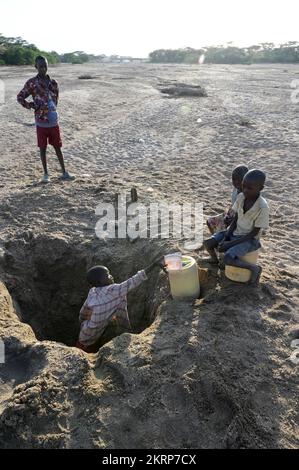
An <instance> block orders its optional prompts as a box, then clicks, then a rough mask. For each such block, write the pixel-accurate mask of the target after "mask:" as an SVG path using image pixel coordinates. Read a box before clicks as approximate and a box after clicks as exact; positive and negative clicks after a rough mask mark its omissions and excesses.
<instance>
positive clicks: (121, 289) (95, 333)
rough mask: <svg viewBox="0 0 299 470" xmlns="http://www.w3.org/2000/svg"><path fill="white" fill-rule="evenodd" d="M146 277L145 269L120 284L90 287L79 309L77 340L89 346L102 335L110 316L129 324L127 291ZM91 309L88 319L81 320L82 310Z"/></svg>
mask: <svg viewBox="0 0 299 470" xmlns="http://www.w3.org/2000/svg"><path fill="white" fill-rule="evenodd" d="M146 279H147V276H146V273H145V271H138V273H137V274H135V276H133V277H131V278H130V279H128V280H127V281H124V282H122V283H121V284H110V285H108V286H104V287H93V288H92V289H90V291H89V293H88V296H87V299H86V301H85V302H84V304H83V306H82V308H81V310H80V316H79V319H80V322H81V331H80V336H79V341H80V343H81V344H83V345H84V346H91V345H92V344H94V343H95V342H96V341H97V339H98V338H99V337H100V336H101V335H102V333H103V332H104V330H105V328H106V327H107V325H108V323H109V320H110V319H111V317H112V316H113V315H114V314H116V316H117V317H119V318H121V319H122V320H125V321H126V322H127V324H128V325H129V326H130V321H129V317H128V310H127V293H128V292H129V291H130V290H131V289H134V288H135V287H138V286H139V285H140V284H141V283H142V282H143V281H145V280H146ZM85 307H88V308H90V309H91V310H92V315H91V318H90V319H89V320H85V321H84V320H83V310H84V308H85Z"/></svg>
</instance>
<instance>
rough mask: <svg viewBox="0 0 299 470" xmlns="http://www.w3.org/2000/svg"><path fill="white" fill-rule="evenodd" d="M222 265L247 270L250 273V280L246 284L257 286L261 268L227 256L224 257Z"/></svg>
mask: <svg viewBox="0 0 299 470" xmlns="http://www.w3.org/2000/svg"><path fill="white" fill-rule="evenodd" d="M224 263H225V264H227V265H229V266H236V267H237V268H243V269H249V270H250V271H251V279H250V281H249V282H248V284H250V285H255V286H257V285H258V283H259V280H260V277H261V274H262V268H261V267H260V266H258V265H256V264H251V263H247V262H246V261H242V260H241V259H240V258H233V257H232V256H230V255H229V254H226V255H225V256H224Z"/></svg>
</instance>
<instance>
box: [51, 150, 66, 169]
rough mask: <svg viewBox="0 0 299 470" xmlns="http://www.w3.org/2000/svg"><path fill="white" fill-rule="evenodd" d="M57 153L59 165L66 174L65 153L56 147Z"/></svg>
mask: <svg viewBox="0 0 299 470" xmlns="http://www.w3.org/2000/svg"><path fill="white" fill-rule="evenodd" d="M54 150H55V153H56V155H57V158H58V160H59V164H60V166H61V170H62V173H65V165H64V158H63V153H62V151H61V148H60V147H54Z"/></svg>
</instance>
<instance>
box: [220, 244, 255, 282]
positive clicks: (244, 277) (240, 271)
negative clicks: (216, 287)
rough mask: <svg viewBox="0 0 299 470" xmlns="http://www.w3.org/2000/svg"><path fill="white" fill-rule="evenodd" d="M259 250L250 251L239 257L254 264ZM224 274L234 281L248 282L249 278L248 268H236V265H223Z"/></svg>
mask: <svg viewBox="0 0 299 470" xmlns="http://www.w3.org/2000/svg"><path fill="white" fill-rule="evenodd" d="M259 252H260V250H256V251H251V252H250V253H247V255H244V256H240V259H241V260H243V261H246V262H247V263H251V264H256V263H257V260H258V257H259ZM225 275H226V277H227V278H228V279H230V280H231V281H235V282H244V283H245V282H248V281H249V280H250V278H251V271H250V270H249V269H244V268H238V267H237V266H225Z"/></svg>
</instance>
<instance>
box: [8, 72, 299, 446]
mask: <svg viewBox="0 0 299 470" xmlns="http://www.w3.org/2000/svg"><path fill="white" fill-rule="evenodd" d="M85 73H87V74H90V75H92V77H93V79H92V80H79V79H78V77H79V76H80V75H81V74H85ZM33 74H34V73H33V71H32V69H31V68H8V67H1V68H0V79H2V80H4V83H5V86H6V100H5V104H4V105H2V106H1V107H0V126H1V134H0V149H1V154H0V171H1V173H0V174H1V180H0V194H1V202H0V271H1V279H2V281H3V282H4V283H5V285H6V286H7V288H8V290H9V292H10V294H11V295H12V297H13V300H14V306H12V304H11V297H10V296H9V294H8V293H7V291H6V289H5V287H4V286H2V288H1V298H0V306H1V308H0V337H2V338H3V339H4V341H5V344H6V345H7V348H8V356H7V357H8V358H9V360H7V361H6V364H5V365H0V392H1V393H0V446H1V447H34V448H38V447H67V448H73V447H74V448H77V447H79V448H80V447H84V448H88V447H95V448H134V447H147V448H151V447H155V448H159V447H160V448H161V447H169V448H170V447H180V448H190V447H196V448H213V447H217V448H227V447H232V448H240V447H241V448H250V447H260V448H265V447H280V448H284V447H287V448H295V447H298V444H299V440H298V438H299V435H298V365H295V364H294V363H293V362H291V361H290V360H289V356H290V355H291V354H292V349H291V341H292V340H293V339H296V338H299V325H298V280H297V273H298V272H297V258H298V239H297V228H298V209H297V204H296V201H297V199H298V144H299V138H298V106H299V104H295V103H292V102H291V88H290V83H291V81H292V80H293V79H296V78H297V77H298V74H299V66H293V65H290V66H277V65H275V66H244V67H242V66H212V65H210V66H208V65H207V66H201V67H200V68H199V67H197V66H173V65H169V66H168V65H165V66H154V65H151V64H146V65H135V66H132V65H129V64H127V65H103V66H96V65H85V66H59V67H54V68H52V70H51V75H52V76H53V77H54V78H56V79H57V80H58V81H59V84H60V89H61V95H60V105H59V112H60V124H61V128H62V134H63V141H64V154H65V158H66V162H67V166H68V169H69V171H70V172H72V173H73V174H74V175H76V177H77V178H76V180H75V181H74V182H72V183H62V182H61V181H59V179H58V176H59V168H58V164H57V161H56V158H55V156H54V154H53V151H52V150H51V151H50V152H49V170H50V174H51V177H52V182H51V184H50V185H48V186H43V185H41V184H39V179H40V177H41V165H40V162H39V158H38V154H37V150H36V142H35V129H34V125H33V116H32V114H31V113H30V112H28V111H26V110H24V109H22V108H21V107H20V106H19V105H18V104H16V93H17V92H18V91H19V90H20V89H21V87H22V86H23V84H24V82H25V80H26V79H28V78H30V77H31V76H33ZM169 80H176V81H178V82H187V83H193V84H200V85H202V86H204V87H205V88H206V90H207V93H208V96H207V97H206V98H171V99H170V98H167V97H165V96H163V95H162V94H161V93H160V92H159V90H158V88H159V87H158V85H159V84H160V83H163V82H167V81H169ZM198 118H201V119H202V122H201V123H200V124H199V123H198V122H197V120H198ZM244 121H246V122H247V123H248V125H245V126H244V125H242V123H243V122H244ZM239 163H247V164H248V166H249V167H251V168H253V167H255V168H260V169H262V170H264V171H266V173H267V183H266V188H265V191H264V196H265V197H266V198H267V200H268V202H269V204H270V207H271V229H270V230H269V231H268V233H267V235H266V236H265V237H264V241H263V252H262V253H261V258H260V259H261V265H262V267H263V274H262V278H261V284H260V286H259V287H258V288H255V289H254V288H250V287H247V286H240V285H238V284H233V283H230V282H229V281H227V280H226V279H225V278H224V276H223V274H222V273H221V272H219V271H217V269H209V270H208V273H207V278H206V279H205V281H204V282H203V286H202V287H203V289H202V298H201V299H200V300H198V301H196V302H195V304H194V305H192V304H189V303H187V304H186V303H180V302H179V303H178V302H174V301H172V300H171V299H170V297H169V288H168V284H167V279H166V276H165V275H164V274H162V275H161V276H159V277H157V276H156V277H153V278H152V279H151V280H150V286H148V285H146V286H145V287H143V288H142V289H141V290H140V291H138V292H136V293H135V294H133V295H132V297H131V299H130V309H131V312H132V317H133V323H134V331H135V333H138V332H139V333H140V331H142V330H144V328H145V327H147V328H146V329H145V330H144V331H143V332H142V333H141V334H138V335H136V334H135V335H130V334H124V335H122V336H120V337H118V338H117V339H114V340H113V341H112V342H110V343H108V344H107V345H106V346H104V347H103V348H102V349H101V350H100V352H99V354H98V355H96V356H91V357H89V358H87V357H86V356H85V355H84V354H83V353H81V352H79V351H77V350H75V349H73V348H69V347H67V346H63V345H60V344H57V343H55V342H53V340H55V341H58V342H63V343H65V344H67V345H72V344H73V341H74V338H75V337H76V334H77V330H76V323H75V319H76V316H77V313H78V308H79V306H80V303H81V302H82V300H83V299H84V296H85V295H86V292H87V286H86V284H85V280H84V272H85V269H86V267H87V266H89V265H91V264H92V263H94V262H104V263H106V264H107V265H108V266H110V267H111V269H112V271H113V274H114V275H115V277H116V279H117V280H120V279H124V278H125V277H126V276H127V275H130V274H133V273H134V271H136V270H137V269H140V268H141V267H142V266H143V265H144V263H147V262H150V261H151V260H152V259H153V258H154V256H155V255H157V254H162V253H164V252H165V250H166V249H169V247H172V246H175V245H176V241H173V240H170V241H165V240H162V241H161V240H149V241H146V240H139V241H137V242H135V243H131V242H130V241H127V240H114V241H108V242H102V241H99V240H98V239H97V237H96V236H95V225H96V222H97V217H96V215H95V208H96V206H97V204H98V203H99V202H103V201H113V200H115V194H117V193H119V192H121V191H126V193H129V191H130V189H131V187H133V186H135V187H136V188H137V189H138V193H139V196H140V201H142V202H144V203H149V202H157V201H159V202H160V201H167V202H168V203H170V202H171V203H183V202H191V201H197V202H203V203H204V215H205V217H207V216H209V215H211V214H214V213H219V212H221V211H222V210H223V209H224V208H225V207H226V206H227V205H228V203H229V199H230V192H231V186H230V174H231V171H232V169H233V167H234V166H235V165H237V164H239ZM193 255H194V256H195V257H196V258H197V260H198V263H199V265H200V266H202V267H203V268H207V265H205V263H204V262H203V261H202V256H203V255H202V253H201V252H200V251H199V252H196V253H193ZM20 318H21V319H22V320H23V321H26V322H28V323H30V325H31V326H32V328H33V330H34V332H35V335H36V336H35V335H34V333H33V331H32V330H31V328H30V327H29V326H28V325H25V324H24V323H21V322H20V321H19V319H20ZM153 318H155V321H154V322H153V323H152V320H153ZM151 323H152V324H151ZM74 325H75V326H74ZM36 337H37V339H38V340H39V341H38V340H37V339H36ZM43 340H48V341H43ZM49 340H52V341H49ZM74 371H75V374H74Z"/></svg>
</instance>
